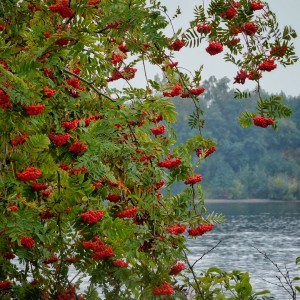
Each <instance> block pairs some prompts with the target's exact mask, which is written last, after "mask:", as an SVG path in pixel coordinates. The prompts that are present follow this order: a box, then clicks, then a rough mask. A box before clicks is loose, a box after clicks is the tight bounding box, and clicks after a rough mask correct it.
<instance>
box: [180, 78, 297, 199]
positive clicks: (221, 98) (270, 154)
mask: <svg viewBox="0 0 300 300" xmlns="http://www.w3.org/2000/svg"><path fill="white" fill-rule="evenodd" d="M229 82H230V80H229V79H228V78H226V77H224V78H222V79H219V80H217V79H216V78H215V77H211V78H209V80H206V81H204V84H203V86H204V87H205V88H206V92H205V94H204V95H202V98H203V105H202V108H203V111H204V116H205V120H204V121H205V126H204V129H203V135H204V136H206V137H212V138H213V139H214V140H215V141H216V142H217V143H218V145H217V151H216V152H215V153H213V155H211V156H209V157H207V158H206V159H205V160H203V162H201V165H200V173H201V174H202V175H203V182H202V186H203V189H204V193H205V198H215V199H242V198H243V199H244V198H248V199H249V198H258V199H277V200H296V199H300V134H299V133H300V105H299V104H300V95H299V96H298V97H290V96H286V95H285V94H282V97H283V101H284V103H285V104H286V105H288V106H289V107H290V108H292V110H293V114H292V116H291V117H290V118H288V119H282V120H280V121H279V124H278V125H279V128H278V130H277V131H276V132H274V130H273V129H272V128H271V127H268V128H260V127H256V126H252V127H250V128H247V129H245V128H242V127H241V126H240V125H239V123H238V120H237V119H238V117H239V116H240V113H241V112H242V111H244V110H245V104H246V107H247V109H248V110H249V111H255V107H254V103H255V99H254V98H253V99H247V100H241V99H235V98H234V90H233V89H230V88H229V86H228V84H229ZM262 93H263V96H264V97H268V96H269V95H268V94H267V93H266V92H264V91H263V92H262ZM174 101H175V103H176V106H177V109H178V112H179V116H178V122H177V123H176V124H175V126H174V129H175V132H176V134H177V137H178V142H184V141H185V140H186V139H188V138H190V137H192V136H193V134H194V133H195V132H194V131H193V130H191V129H190V128H189V126H188V118H189V115H190V113H191V112H192V109H193V104H192V101H191V100H189V99H181V98H178V99H176V98H174ZM245 101H246V103H245ZM196 159H197V157H196V156H195V160H196ZM182 188H183V185H181V184H179V185H178V186H177V187H176V190H177V189H178V190H181V189H182Z"/></svg>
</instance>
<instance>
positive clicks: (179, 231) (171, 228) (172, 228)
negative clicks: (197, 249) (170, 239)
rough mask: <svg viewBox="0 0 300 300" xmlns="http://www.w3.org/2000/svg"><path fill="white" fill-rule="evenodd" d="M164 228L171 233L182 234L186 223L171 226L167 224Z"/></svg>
mask: <svg viewBox="0 0 300 300" xmlns="http://www.w3.org/2000/svg"><path fill="white" fill-rule="evenodd" d="M166 229H167V230H168V231H169V232H170V233H171V234H176V235H179V234H182V233H184V232H185V229H186V225H182V224H175V225H173V226H168V227H166Z"/></svg>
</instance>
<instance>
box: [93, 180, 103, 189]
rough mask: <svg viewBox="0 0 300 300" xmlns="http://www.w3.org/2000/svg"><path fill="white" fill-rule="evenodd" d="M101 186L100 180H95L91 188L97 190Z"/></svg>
mask: <svg viewBox="0 0 300 300" xmlns="http://www.w3.org/2000/svg"><path fill="white" fill-rule="evenodd" d="M102 184H103V182H102V180H96V181H95V182H94V183H92V186H93V188H94V189H98V188H99V187H100V186H102Z"/></svg>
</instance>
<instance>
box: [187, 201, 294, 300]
mask: <svg viewBox="0 0 300 300" xmlns="http://www.w3.org/2000/svg"><path fill="white" fill-rule="evenodd" d="M207 208H208V212H211V211H215V212H218V213H223V214H224V215H225V216H226V219H227V223H225V224H222V225H217V226H215V228H214V230H213V231H212V232H210V233H207V234H206V235H204V236H202V237H200V238H197V239H196V240H195V239H193V240H189V242H188V245H189V248H190V249H191V253H190V255H189V258H190V259H191V261H194V260H195V259H196V258H197V257H200V256H201V255H202V254H203V253H204V252H206V251H207V250H209V249H210V248H212V247H213V246H214V245H215V244H217V242H218V241H219V240H222V242H221V244H220V245H219V246H218V247H217V248H216V249H215V250H214V251H213V252H211V253H209V254H208V255H206V256H205V257H204V258H203V260H202V261H201V262H199V263H198V265H197V266H198V269H197V270H198V271H201V270H206V269H208V268H209V267H211V266H216V267H219V268H221V269H223V270H226V271H231V270H234V269H235V270H241V271H248V272H249V273H250V277H251V282H252V286H253V287H254V289H255V290H262V289H269V290H272V296H274V297H275V298H276V299H277V300H288V299H291V298H290V297H289V295H288V294H287V293H286V292H285V291H283V290H282V289H281V288H279V287H277V286H276V285H272V284H271V283H268V282H266V281H269V282H273V283H276V284H278V281H277V279H276V276H278V275H279V274H278V272H277V271H276V268H275V266H273V265H272V264H271V263H270V262H268V261H267V260H266V259H264V257H263V255H262V254H260V253H258V251H257V250H256V249H255V248H253V247H252V245H254V246H255V247H256V248H258V249H260V250H261V251H263V252H266V253H267V254H268V256H269V257H270V258H271V259H272V260H273V261H274V262H275V263H277V264H278V266H279V267H280V268H281V269H282V270H283V271H284V268H285V266H286V267H287V269H288V270H289V271H290V275H291V278H293V277H295V276H300V268H298V269H297V268H296V265H295V259H296V257H298V256H300V235H299V232H300V231H299V229H300V202H292V203H287V202H265V203H261V202H259V203H253V202H252V203H239V202H234V203H232V202H230V203H226V202H225V203H208V204H207Z"/></svg>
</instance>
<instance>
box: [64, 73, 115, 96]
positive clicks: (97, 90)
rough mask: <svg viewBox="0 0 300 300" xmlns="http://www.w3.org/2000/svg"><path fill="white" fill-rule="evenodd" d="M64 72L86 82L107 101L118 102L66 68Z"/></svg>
mask: <svg viewBox="0 0 300 300" xmlns="http://www.w3.org/2000/svg"><path fill="white" fill-rule="evenodd" d="M63 70H64V72H66V73H68V74H69V75H72V76H74V77H76V78H78V79H79V80H81V81H82V82H84V83H85V84H87V85H88V86H89V87H90V88H91V89H93V90H94V91H95V92H96V93H97V94H98V95H100V96H103V97H105V98H106V99H108V100H110V101H112V102H116V101H115V100H114V99H112V98H111V97H109V96H108V95H105V94H104V93H102V92H101V91H100V90H99V89H98V88H96V87H95V86H94V85H93V83H91V82H89V81H88V80H86V79H84V78H82V77H81V76H79V75H77V74H75V73H73V72H71V71H69V70H68V69H66V68H64V69H63Z"/></svg>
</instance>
